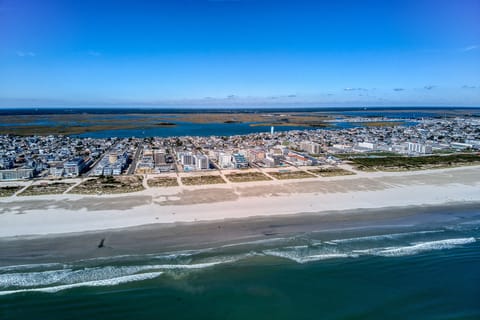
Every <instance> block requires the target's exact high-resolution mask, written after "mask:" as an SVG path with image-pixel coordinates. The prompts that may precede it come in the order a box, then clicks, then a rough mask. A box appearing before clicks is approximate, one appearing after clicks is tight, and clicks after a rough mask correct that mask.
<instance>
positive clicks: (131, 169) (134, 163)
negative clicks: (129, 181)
mask: <svg viewBox="0 0 480 320" xmlns="http://www.w3.org/2000/svg"><path fill="white" fill-rule="evenodd" d="M139 156H140V147H137V151H135V155H134V156H133V159H132V163H130V167H128V171H127V174H134V173H135V169H136V168H137V161H138V157H139Z"/></svg>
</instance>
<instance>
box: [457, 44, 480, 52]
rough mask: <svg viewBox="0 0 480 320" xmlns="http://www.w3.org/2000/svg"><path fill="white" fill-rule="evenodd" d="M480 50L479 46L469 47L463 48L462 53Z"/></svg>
mask: <svg viewBox="0 0 480 320" xmlns="http://www.w3.org/2000/svg"><path fill="white" fill-rule="evenodd" d="M478 48H480V46H479V45H478V44H476V45H473V46H468V47H465V48H462V49H460V51H462V52H467V51H472V50H476V49H478Z"/></svg>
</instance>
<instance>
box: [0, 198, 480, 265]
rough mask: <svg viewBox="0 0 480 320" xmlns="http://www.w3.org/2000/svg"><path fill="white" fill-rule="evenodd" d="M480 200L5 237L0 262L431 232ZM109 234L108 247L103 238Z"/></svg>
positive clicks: (473, 209)
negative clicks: (306, 236) (102, 242)
mask: <svg viewBox="0 0 480 320" xmlns="http://www.w3.org/2000/svg"><path fill="white" fill-rule="evenodd" d="M478 221H480V202H475V203H450V204H445V205H431V206H404V207H386V208H376V209H364V210H362V212H361V213H359V212H358V210H356V209H353V210H343V211H328V212H324V213H323V214H318V213H297V214H291V215H276V216H255V217H251V218H249V219H241V218H231V219H225V220H215V221H198V222H178V223H156V224H148V225H140V226H134V227H126V228H118V229H107V230H96V231H88V232H74V233H64V234H48V235H35V236H17V237H4V238H0V256H2V259H1V260H0V266H13V265H29V264H34V265H36V264H40V265H42V264H47V265H48V264H50V263H69V262H75V261H84V262H88V261H91V262H92V263H95V262H94V261H96V260H98V259H100V261H102V260H105V261H107V260H109V259H114V260H116V259H123V258H127V259H135V257H136V256H138V257H142V256H144V255H158V254H160V255H162V254H163V255H164V254H173V255H176V254H180V255H181V254H182V252H191V251H206V252H208V251H209V250H212V249H216V250H218V249H222V248H225V249H226V248H230V247H238V248H242V246H244V245H247V246H248V245H250V246H251V245H255V244H256V243H258V244H261V243H272V244H274V243H275V242H276V241H283V242H285V241H288V239H295V238H296V237H303V236H305V235H308V234H312V233H313V234H315V235H316V236H315V238H316V239H318V240H321V241H323V242H328V241H331V240H338V239H345V238H347V239H348V238H355V237H369V236H375V237H376V236H379V235H383V234H386V235H388V234H401V233H412V232H420V233H422V232H429V230H439V229H443V228H448V226H449V225H452V226H454V225H459V224H469V223H478ZM102 239H103V240H104V247H102V248H99V247H98V244H99V242H100V241H102Z"/></svg>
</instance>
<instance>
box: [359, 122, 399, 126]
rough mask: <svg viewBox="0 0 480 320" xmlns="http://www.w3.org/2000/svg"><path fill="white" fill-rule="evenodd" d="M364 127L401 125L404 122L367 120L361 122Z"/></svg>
mask: <svg viewBox="0 0 480 320" xmlns="http://www.w3.org/2000/svg"><path fill="white" fill-rule="evenodd" d="M358 124H360V125H361V126H363V127H395V126H401V125H403V124H404V123H403V122H399V121H367V122H359V123H358Z"/></svg>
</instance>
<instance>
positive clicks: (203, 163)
mask: <svg viewBox="0 0 480 320" xmlns="http://www.w3.org/2000/svg"><path fill="white" fill-rule="evenodd" d="M195 166H196V168H197V170H206V169H208V157H207V156H205V155H195Z"/></svg>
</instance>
